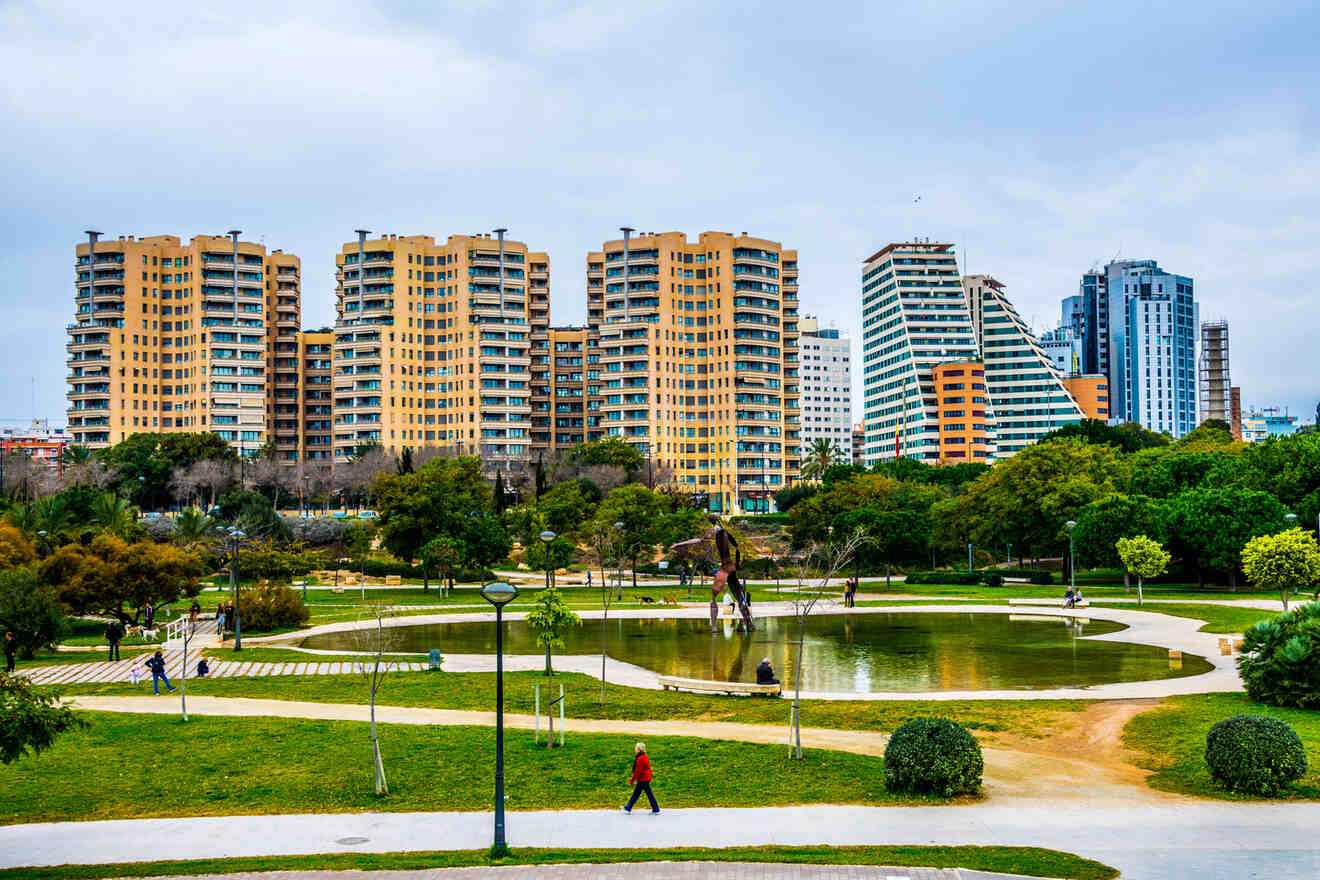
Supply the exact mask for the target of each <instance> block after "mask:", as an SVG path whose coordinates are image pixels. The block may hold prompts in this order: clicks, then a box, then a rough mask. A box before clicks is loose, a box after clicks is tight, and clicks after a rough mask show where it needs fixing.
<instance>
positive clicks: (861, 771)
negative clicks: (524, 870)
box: [0, 712, 921, 824]
mask: <svg viewBox="0 0 1320 880" xmlns="http://www.w3.org/2000/svg"><path fill="white" fill-rule="evenodd" d="M84 717H85V718H86V719H87V720H88V721H89V722H90V726H89V727H87V728H86V729H84V730H80V731H77V732H73V733H68V734H65V735H64V736H62V737H61V738H60V739H59V740H58V741H57V742H56V744H55V745H54V746H52V747H51V749H50V750H49V751H47V752H44V753H42V754H41V755H40V756H37V757H35V758H31V757H30V758H25V759H23V760H21V761H16V762H14V763H13V764H10V765H8V766H5V767H0V823H4V824H10V823H15V822H42V821H69V820H82V819H88V818H93V817H94V818H97V819H127V818H135V817H149V816H197V815H232V814H259V813H312V812H353V811H358V810H389V811H440V810H485V809H489V807H490V792H491V784H492V782H491V780H492V777H493V755H494V738H495V731H494V729H493V728H490V727H445V726H434V727H432V726H424V725H390V724H381V725H377V728H378V730H379V735H380V746H381V752H382V754H383V757H384V762H385V769H386V773H387V775H388V778H389V780H390V795H389V796H388V797H384V798H378V797H376V795H375V794H374V790H373V784H372V773H371V768H370V760H369V757H368V756H369V754H370V749H369V746H368V743H369V740H368V730H369V728H368V725H367V724H366V723H363V722H355V721H312V720H301V719H298V720H291V719H284V718H242V717H221V716H210V717H208V716H194V717H193V719H192V720H190V721H188V722H183V721H181V720H180V719H178V718H177V717H174V716H164V715H132V714H119V713H96V712H92V713H85V715H84ZM635 739H636V737H632V736H622V735H615V734H590V735H588V734H576V735H573V736H570V737H568V740H567V744H566V746H565V747H563V748H557V749H553V750H550V749H546V748H544V747H537V746H535V745H533V741H532V735H531V733H530V732H528V731H513V732H511V733H509V735H507V736H506V737H505V786H506V791H507V793H508V794H509V800H508V806H509V809H511V810H534V809H551V808H553V809H617V808H618V806H619V804H620V803H622V802H623V800H625V799H626V796H627V794H628V792H629V791H630V789H631V786H629V785H628V783H627V779H628V774H629V773H630V772H631V769H632V755H633V743H634V741H635ZM647 746H648V751H649V753H650V755H651V761H652V765H653V766H654V768H655V774H656V776H655V789H656V795H657V797H658V798H659V799H660V802H661V804H662V805H663V806H669V807H740V806H742V807H750V806H768V805H787V804H811V803H838V804H849V803H850V804H904V803H914V802H921V799H919V798H913V797H910V796H900V795H891V794H889V793H888V792H887V791H886V789H885V787H884V784H883V781H882V780H883V778H884V776H883V773H884V763H883V761H882V760H881V759H880V758H878V757H872V756H868V755H857V754H852V753H849V752H839V751H823V750H817V749H813V750H810V752H809V753H808V754H807V756H806V759H805V760H802V761H794V760H791V759H790V758H789V757H788V749H787V748H786V747H784V746H770V745H757V744H750V743H745V742H730V741H726V740H706V739H698V738H693V737H654V738H650V741H649V742H648V744H647ZM739 779H741V780H750V779H754V780H756V783H755V784H754V785H731V784H730V780H739Z"/></svg>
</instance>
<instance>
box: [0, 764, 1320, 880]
mask: <svg viewBox="0 0 1320 880" xmlns="http://www.w3.org/2000/svg"><path fill="white" fill-rule="evenodd" d="M657 794H658V795H659V797H660V801H661V804H662V805H663V803H664V787H663V781H661V782H660V784H659V785H658V791H657ZM1318 823H1320V803H1310V802H1308V803H1286V804H1269V803H1219V802H1198V803H1181V804H1179V805H1177V806H1173V807H1124V808H1099V809H1097V808H1094V807H1078V806H1075V805H1073V804H1060V803H1052V802H1049V801H1041V802H1039V803H1038V804H1037V805H1036V806H1034V807H1021V806H1017V807H993V806H983V805H973V806H956V807H845V806H811V807H768V808H762V809H740V810H719V809H692V810H668V811H665V812H663V813H661V814H660V815H659V816H650V815H638V814H633V815H630V816H628V815H624V814H623V813H621V812H603V811H599V810H592V811H587V810H565V811H539V812H529V813H521V812H514V813H509V814H508V818H507V829H508V830H507V833H508V840H509V845H510V846H512V847H563V848H591V847H610V848H614V847H619V848H644V849H645V848H657V847H677V846H709V847H728V846H821V845H827V846H868V845H872V846H873V845H886V844H892V845H928V846H929V845H933V846H990V845H1004V846H1039V847H1047V848H1049V849H1057V850H1063V851H1065V852H1072V853H1076V854H1078V855H1081V856H1084V857H1086V858H1091V859H1096V860H1098V861H1101V862H1104V863H1106V864H1110V865H1114V866H1115V867H1117V868H1119V869H1120V870H1122V871H1123V876H1124V877H1129V878H1141V880H1184V878H1186V880H1193V878H1194V880H1215V878H1230V877H1231V878H1249V877H1255V878H1270V880H1301V878H1307V880H1313V878H1315V877H1317V876H1320V838H1317V837H1316V836H1315V835H1314V834H1313V833H1312V831H1313V829H1314V828H1315V827H1316V826H1317V824H1318ZM491 829H492V816H491V814H490V813H339V814H330V815H284V816H227V817H202V818H187V819H131V820H123V821H114V822H60V823H49V824H32V825H11V826H7V827H3V828H0V867H6V868H7V867H30V866H38V865H65V864H113V863H116V862H131V861H140V860H142V859H144V858H150V859H159V860H174V859H198V858H225V857H242V856H263V855H302V854H316V853H343V852H376V853H382V852H407V851H423V850H457V849H469V850H471V849H485V848H487V847H489V846H490V842H491ZM144 846H145V847H146V848H145V849H144ZM634 876H637V875H634Z"/></svg>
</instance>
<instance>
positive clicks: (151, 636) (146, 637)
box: [142, 627, 160, 642]
mask: <svg viewBox="0 0 1320 880" xmlns="http://www.w3.org/2000/svg"><path fill="white" fill-rule="evenodd" d="M159 637H160V629H159V628H156V629H147V628H146V627H143V628H142V641H144V642H154V641H156V639H157V638H159Z"/></svg>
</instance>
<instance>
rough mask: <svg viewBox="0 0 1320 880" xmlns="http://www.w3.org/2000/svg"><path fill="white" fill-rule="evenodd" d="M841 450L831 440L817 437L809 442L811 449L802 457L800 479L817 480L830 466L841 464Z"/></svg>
mask: <svg viewBox="0 0 1320 880" xmlns="http://www.w3.org/2000/svg"><path fill="white" fill-rule="evenodd" d="M842 463H844V462H843V450H842V449H840V448H839V445H838V444H837V443H835V442H834V441H833V440H830V439H828V438H826V437H818V438H817V439H815V440H813V441H811V447H810V448H809V449H808V450H807V454H806V455H804V456H803V457H802V466H801V472H802V479H804V480H818V479H820V478H821V477H822V476H824V474H825V472H826V471H827V470H829V469H830V467H831V466H833V465H836V464H842Z"/></svg>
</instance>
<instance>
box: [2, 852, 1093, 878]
mask: <svg viewBox="0 0 1320 880" xmlns="http://www.w3.org/2000/svg"><path fill="white" fill-rule="evenodd" d="M654 861H661V862H695V861H701V862H752V863H765V862H774V863H780V864H801V865H886V866H891V867H926V868H966V869H969V870H974V871H990V872H1001V873H1009V874H1022V875H1024V876H1028V877H1056V878H1061V880H1110V878H1113V877H1117V876H1118V871H1116V870H1114V869H1113V868H1111V867H1109V866H1107V865H1102V864H1100V863H1099V862H1093V861H1090V860H1089V859H1083V858H1081V857H1079V856H1075V855H1072V854H1070V853H1064V852H1058V851H1057V850H1051V849H1037V848H1034V847H1025V846H844V847H834V846H819V847H731V848H728V849H701V848H688V849H522V848H515V849H514V850H513V852H512V854H511V855H510V857H509V858H506V859H501V860H499V861H492V860H491V859H490V858H489V856H487V854H486V853H485V852H484V851H473V850H459V851H455V852H414V853H343V854H336V855H320V856H275V857H266V858H242V859H233V858H231V859H197V860H192V861H177V862H135V863H132V864H120V865H84V866H65V867H58V868H11V869H9V870H0V880H19V878H22V880H65V878H67V880H100V878H113V877H125V876H132V877H160V876H167V875H200V874H230V873H238V872H257V871H310V870H322V871H347V870H356V871H382V870H395V871H404V870H423V869H428V868H429V869H435V868H465V867H485V866H490V865H504V866H516V865H548V864H595V865H605V864H618V863H630V862H654Z"/></svg>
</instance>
